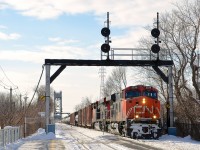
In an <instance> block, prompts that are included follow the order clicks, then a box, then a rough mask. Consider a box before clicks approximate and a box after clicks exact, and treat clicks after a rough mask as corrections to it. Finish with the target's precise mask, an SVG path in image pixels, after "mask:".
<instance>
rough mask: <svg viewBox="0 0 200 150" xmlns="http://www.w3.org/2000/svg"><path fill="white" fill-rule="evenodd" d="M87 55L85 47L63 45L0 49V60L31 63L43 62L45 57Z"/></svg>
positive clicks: (58, 57)
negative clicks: (33, 49)
mask: <svg viewBox="0 0 200 150" xmlns="http://www.w3.org/2000/svg"><path fill="white" fill-rule="evenodd" d="M86 55H87V51H86V50H85V49H82V48H79V47H72V46H64V45H47V46H41V47H38V48H37V49H36V50H35V51H28V50H15V51H14V50H1V51H0V59H1V60H18V61H25V62H33V63H44V60H45V59H66V58H67V59H76V58H79V59H81V58H84V57H85V56H86Z"/></svg>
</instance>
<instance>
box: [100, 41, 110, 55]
mask: <svg viewBox="0 0 200 150" xmlns="http://www.w3.org/2000/svg"><path fill="white" fill-rule="evenodd" d="M101 50H102V51H103V52H104V53H108V52H109V50H110V45H109V44H106V43H104V44H102V45H101Z"/></svg>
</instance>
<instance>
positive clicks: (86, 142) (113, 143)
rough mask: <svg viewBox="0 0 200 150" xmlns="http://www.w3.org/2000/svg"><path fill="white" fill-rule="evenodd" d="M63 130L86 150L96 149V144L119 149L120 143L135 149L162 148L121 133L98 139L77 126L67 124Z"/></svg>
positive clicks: (109, 149)
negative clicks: (80, 130) (139, 141)
mask: <svg viewBox="0 0 200 150" xmlns="http://www.w3.org/2000/svg"><path fill="white" fill-rule="evenodd" d="M62 130H63V131H64V130H65V131H66V130H67V131H66V132H68V134H70V136H71V137H72V139H75V141H74V142H76V143H77V145H79V146H80V147H81V149H85V150H91V149H95V145H96V149H98V148H99V147H103V148H102V149H106V150H119V147H117V146H119V145H120V146H124V147H126V148H129V149H135V150H161V149H160V148H155V147H152V146H149V145H145V144H142V143H138V142H137V141H135V140H134V139H127V138H124V137H121V136H119V135H113V136H110V135H103V136H101V138H100V139H97V138H93V137H91V136H89V135H87V134H84V133H82V132H79V131H77V130H76V128H74V127H72V128H67V127H66V126H65V127H64V128H63V129H62ZM88 132H89V129H88ZM108 136H110V137H108ZM90 146H91V147H90ZM115 147H116V148H115Z"/></svg>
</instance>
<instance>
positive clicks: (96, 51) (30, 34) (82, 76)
mask: <svg viewBox="0 0 200 150" xmlns="http://www.w3.org/2000/svg"><path fill="white" fill-rule="evenodd" d="M172 2H173V0H165V1H163V0H156V1H155V0H117V1H116V0H101V1H94V0H57V1H55V0H30V1H27V0H0V65H1V67H2V68H3V69H4V71H5V73H6V75H7V76H8V77H9V79H10V80H11V81H12V82H13V83H14V84H15V85H17V86H18V87H19V89H20V90H16V91H15V94H18V95H19V94H20V93H19V92H21V94H25V93H27V94H28V96H29V99H30V98H31V97H32V95H31V94H32V92H33V88H34V87H35V86H36V84H37V81H38V79H39V76H40V73H41V70H42V65H43V64H44V59H46V58H52V59H100V46H101V44H102V43H103V42H104V38H103V37H102V36H101V34H100V31H101V29H102V28H103V27H104V21H105V20H106V13H107V12H108V11H109V12H110V20H111V25H110V27H111V40H112V43H111V47H131V48H132V47H137V45H138V42H137V41H138V40H139V39H140V38H142V37H145V36H150V33H148V32H147V31H146V30H145V29H144V27H145V26H146V25H152V24H153V19H154V18H155V17H156V13H157V12H160V13H162V12H164V11H166V8H167V9H168V10H169V9H170V8H171V7H172V5H171V3H172ZM56 69H57V67H53V66H52V70H51V73H53V72H54V71H55V70H56ZM98 70H99V68H98V67H91V68H89V67H67V68H66V69H65V71H64V72H62V74H61V75H60V76H59V77H58V79H57V80H56V81H54V83H53V84H52V87H53V88H54V89H55V90H56V91H62V93H63V110H64V111H65V112H72V111H73V109H74V106H75V105H76V104H78V103H80V101H81V98H82V97H85V96H89V97H92V98H93V100H94V99H97V98H98V97H99V88H100V78H99V74H98ZM110 70H111V68H107V76H108V75H109V72H110ZM44 76H45V74H44V75H43V78H42V81H41V84H44V83H45V79H44ZM0 81H1V83H0V84H2V82H3V83H5V84H6V85H9V86H13V87H14V85H13V84H12V83H10V81H8V79H6V78H5V75H4V74H3V72H2V71H0ZM129 83H131V81H130V82H129ZM0 91H2V92H8V90H5V89H4V88H3V87H2V86H0Z"/></svg>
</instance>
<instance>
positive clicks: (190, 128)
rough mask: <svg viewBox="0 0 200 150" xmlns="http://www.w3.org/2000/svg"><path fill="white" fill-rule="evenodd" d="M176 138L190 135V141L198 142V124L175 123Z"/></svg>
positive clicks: (199, 124) (199, 135)
mask: <svg viewBox="0 0 200 150" xmlns="http://www.w3.org/2000/svg"><path fill="white" fill-rule="evenodd" d="M176 128H177V136H181V137H185V136H188V135H190V136H191V137H192V139H194V140H198V141H200V123H196V124H189V123H176Z"/></svg>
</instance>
